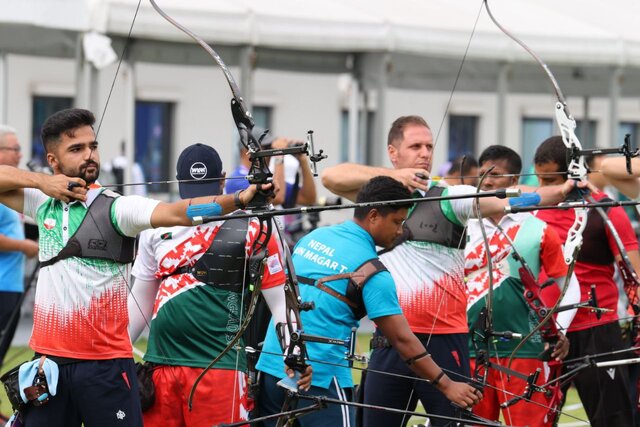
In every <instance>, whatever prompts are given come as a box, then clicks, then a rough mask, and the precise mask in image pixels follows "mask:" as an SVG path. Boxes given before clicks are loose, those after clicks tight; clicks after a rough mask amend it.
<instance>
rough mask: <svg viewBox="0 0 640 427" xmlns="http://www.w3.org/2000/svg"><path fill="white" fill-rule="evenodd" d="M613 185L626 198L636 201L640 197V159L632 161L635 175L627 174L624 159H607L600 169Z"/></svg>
mask: <svg viewBox="0 0 640 427" xmlns="http://www.w3.org/2000/svg"><path fill="white" fill-rule="evenodd" d="M600 169H601V170H602V173H603V174H604V176H606V177H607V179H608V180H609V182H610V183H611V185H613V186H615V187H616V188H617V189H618V190H619V191H620V192H621V193H622V194H624V195H625V196H627V197H629V198H631V199H636V198H637V197H638V195H640V180H638V177H640V159H638V158H633V159H631V170H632V171H633V175H629V174H628V173H627V166H626V159H625V158H624V157H607V158H606V159H604V160H603V161H602V165H601V167H600Z"/></svg>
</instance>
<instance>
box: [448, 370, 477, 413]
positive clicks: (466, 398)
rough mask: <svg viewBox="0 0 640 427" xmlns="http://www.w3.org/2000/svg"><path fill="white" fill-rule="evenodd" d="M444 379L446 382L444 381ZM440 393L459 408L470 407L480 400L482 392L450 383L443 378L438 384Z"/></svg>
mask: <svg viewBox="0 0 640 427" xmlns="http://www.w3.org/2000/svg"><path fill="white" fill-rule="evenodd" d="M445 378H446V380H445ZM438 388H439V389H440V391H441V392H442V393H443V394H444V395H445V396H446V397H447V399H449V400H450V401H452V402H453V403H455V404H456V405H458V406H460V407H461V408H468V407H471V406H473V405H475V404H477V403H478V402H480V399H482V392H481V391H480V390H478V389H477V388H475V387H473V386H470V385H469V384H465V383H461V382H457V381H452V380H451V379H449V378H448V377H446V376H445V377H444V378H443V379H442V380H440V383H439V384H438Z"/></svg>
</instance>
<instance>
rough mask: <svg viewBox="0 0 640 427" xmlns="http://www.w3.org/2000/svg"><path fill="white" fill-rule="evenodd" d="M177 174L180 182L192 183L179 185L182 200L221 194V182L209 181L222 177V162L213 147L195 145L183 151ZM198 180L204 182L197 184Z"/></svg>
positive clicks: (179, 159) (177, 166)
mask: <svg viewBox="0 0 640 427" xmlns="http://www.w3.org/2000/svg"><path fill="white" fill-rule="evenodd" d="M176 172H177V174H176V178H177V179H178V180H189V181H191V182H181V183H179V184H178V186H179V188H180V197H181V198H183V199H189V198H192V197H201V196H215V195H218V194H220V184H221V181H208V180H207V179H210V178H220V177H221V176H222V160H220V155H218V152H217V151H216V150H215V149H214V148H213V147H210V146H208V145H204V144H193V145H190V146H188V147H187V148H185V149H184V150H182V153H180V157H179V158H178V164H177V165H176ZM194 180H196V181H194ZM197 180H203V181H201V182H197Z"/></svg>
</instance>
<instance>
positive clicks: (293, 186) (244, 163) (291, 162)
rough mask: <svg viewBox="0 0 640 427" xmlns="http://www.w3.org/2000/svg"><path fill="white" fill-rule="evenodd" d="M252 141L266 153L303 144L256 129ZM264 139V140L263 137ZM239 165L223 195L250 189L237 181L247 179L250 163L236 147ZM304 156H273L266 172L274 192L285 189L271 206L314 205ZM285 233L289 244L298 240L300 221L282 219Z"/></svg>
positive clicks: (246, 154) (289, 217) (296, 217)
mask: <svg viewBox="0 0 640 427" xmlns="http://www.w3.org/2000/svg"><path fill="white" fill-rule="evenodd" d="M265 132H266V135H265ZM252 134H253V137H254V138H255V139H256V140H258V141H260V138H262V141H261V144H262V146H263V147H264V148H265V149H271V148H273V149H283V148H287V147H290V146H292V145H296V144H303V142H302V141H296V140H293V139H289V138H285V137H274V136H272V135H271V133H269V132H268V130H265V129H264V128H261V127H259V126H256V127H254V128H253V131H252ZM263 135H264V137H263ZM239 149H240V164H239V165H238V167H237V168H236V169H234V170H233V172H231V174H230V175H229V177H228V178H230V179H227V181H226V186H225V193H226V194H232V193H234V192H235V191H236V190H241V189H243V188H246V187H247V186H248V185H249V182H248V181H247V180H243V179H237V178H240V177H246V176H247V174H248V173H249V169H250V168H251V160H250V159H249V152H248V151H247V149H246V147H244V145H242V144H241V143H239ZM305 156H306V155H304V154H296V155H284V156H273V157H272V158H271V161H270V164H269V169H270V170H271V172H272V173H273V183H274V184H275V186H276V188H280V189H284V191H279V192H278V193H277V194H276V196H275V198H274V199H273V205H274V206H281V207H283V208H292V207H295V206H296V205H304V206H309V205H313V204H315V203H316V186H315V182H314V181H313V174H312V172H311V167H310V166H309V161H308V160H307V159H306V157H305ZM284 226H285V233H286V234H287V239H289V240H290V241H289V243H290V244H291V246H293V243H295V241H296V240H297V238H295V237H294V236H296V235H298V234H300V232H301V231H303V230H302V228H303V227H302V219H301V217H300V216H299V215H287V216H285V217H284Z"/></svg>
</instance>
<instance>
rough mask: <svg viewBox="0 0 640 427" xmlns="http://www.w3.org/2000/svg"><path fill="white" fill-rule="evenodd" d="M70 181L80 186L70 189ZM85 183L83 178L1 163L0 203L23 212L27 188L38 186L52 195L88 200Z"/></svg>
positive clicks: (68, 199) (67, 200) (66, 200)
mask: <svg viewBox="0 0 640 427" xmlns="http://www.w3.org/2000/svg"><path fill="white" fill-rule="evenodd" d="M70 182H76V183H78V184H80V187H76V188H74V189H72V190H69V189H68V185H69V183H70ZM85 185H86V183H85V182H84V180H83V179H82V178H71V177H68V176H65V175H61V174H58V175H53V176H52V175H46V174H43V173H37V172H30V171H25V170H22V169H18V168H14V167H13V166H7V165H0V203H2V204H4V205H5V206H7V207H9V208H11V209H13V210H14V211H17V212H22V209H23V207H24V191H23V190H24V189H25V188H37V189H39V190H40V191H42V192H43V193H45V194H46V195H48V196H50V197H53V198H55V199H60V200H62V201H65V202H69V201H71V200H76V199H77V200H82V201H84V200H86V197H85V194H86V193H87V190H86V188H84V187H85Z"/></svg>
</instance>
